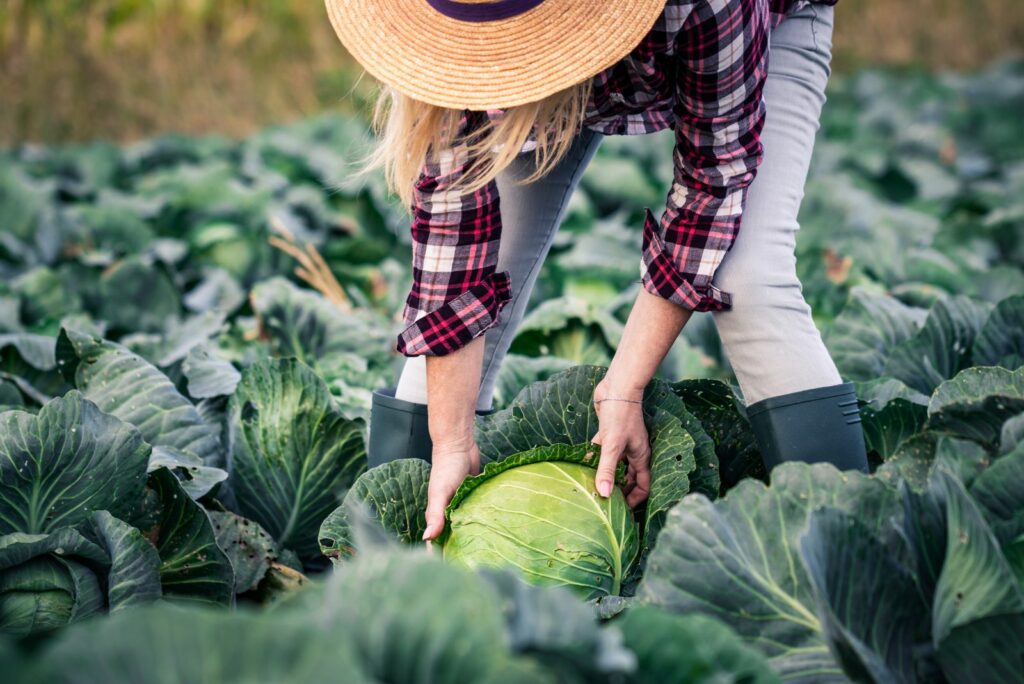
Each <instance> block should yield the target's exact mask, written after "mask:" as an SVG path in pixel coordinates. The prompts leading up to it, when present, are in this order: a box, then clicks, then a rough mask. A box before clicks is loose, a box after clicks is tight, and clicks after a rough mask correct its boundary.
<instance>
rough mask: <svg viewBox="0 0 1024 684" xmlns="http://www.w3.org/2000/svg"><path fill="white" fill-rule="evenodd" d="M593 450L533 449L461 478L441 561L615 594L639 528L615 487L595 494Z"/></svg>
mask: <svg viewBox="0 0 1024 684" xmlns="http://www.w3.org/2000/svg"><path fill="white" fill-rule="evenodd" d="M593 450H594V447H592V446H590V447H588V446H587V445H579V446H568V445H555V446H548V447H540V448H537V449H533V450H531V451H528V452H524V453H522V454H517V455H515V456H511V457H509V458H507V459H505V460H504V461H500V462H497V463H490V464H488V465H487V467H486V468H485V469H484V472H483V473H482V474H480V475H477V476H475V477H471V478H468V479H467V480H466V482H465V483H463V485H462V487H461V488H460V489H459V491H458V492H456V494H455V497H454V498H453V499H452V503H451V505H450V506H449V508H448V518H449V521H450V528H449V532H448V535H447V537H446V538H445V540H444V556H445V558H446V559H447V560H449V561H451V562H453V563H457V564H461V565H465V566H468V567H470V568H506V569H507V568H512V569H515V570H517V571H518V572H519V574H520V575H521V576H522V577H523V578H524V579H525V580H526V581H527V582H530V583H532V584H537V585H560V586H566V587H568V588H569V589H571V590H573V591H574V592H575V593H577V594H578V595H580V596H581V597H583V598H588V599H589V598H596V597H600V596H605V595H608V594H613V595H614V594H618V593H619V591H620V590H621V588H622V583H623V580H624V579H625V578H626V577H627V576H628V575H629V572H630V570H631V569H632V567H633V564H634V563H635V561H636V559H637V556H638V555H639V551H640V534H639V526H638V524H637V522H636V520H635V519H634V517H633V512H632V510H631V509H630V508H629V506H628V505H627V504H626V500H625V497H624V496H623V494H622V491H621V490H620V489H619V488H618V487H616V488H615V489H614V491H613V493H612V496H610V497H608V498H607V499H606V498H603V497H601V496H599V495H598V493H597V488H596V486H595V475H596V470H595V468H594V466H595V465H596V463H594V461H596V456H595V455H594V454H592V453H591V452H592V451H593Z"/></svg>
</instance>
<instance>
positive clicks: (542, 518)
mask: <svg viewBox="0 0 1024 684" xmlns="http://www.w3.org/2000/svg"><path fill="white" fill-rule="evenodd" d="M1022 113H1024V62H1006V63H1002V64H998V65H995V66H993V67H991V68H989V69H987V70H985V71H983V72H979V73H976V74H971V75H942V76H931V75H921V74H909V73H905V74H894V73H880V72H864V73H862V74H860V75H857V76H852V77H847V78H845V79H842V80H836V82H835V83H834V85H833V87H832V90H831V97H830V102H829V104H828V106H827V109H826V112H825V115H824V119H823V129H822V133H821V135H820V137H819V144H818V147H817V149H816V155H815V161H814V165H813V169H812V174H811V179H810V181H809V184H808V187H807V195H806V199H805V202H804V207H803V214H802V226H803V228H802V231H801V237H800V245H799V252H800V261H799V265H800V269H801V277H802V279H803V282H804V290H805V294H806V296H807V298H808V300H809V301H810V303H811V304H812V305H813V307H814V311H815V315H816V319H817V322H818V324H819V326H820V327H821V329H822V330H823V331H824V335H825V340H826V344H827V345H828V347H829V349H830V350H831V352H832V354H833V355H834V358H835V359H836V362H837V364H838V365H839V367H840V370H841V371H842V373H843V375H844V377H845V378H846V379H848V380H850V381H853V382H854V383H856V388H857V393H858V396H859V397H860V399H861V402H862V411H863V426H864V432H865V437H866V441H867V444H868V447H869V450H870V459H871V462H872V474H871V475H862V474H859V473H840V472H839V471H837V470H835V469H834V468H832V467H831V466H828V465H821V464H819V465H813V466H812V465H806V464H800V463H788V464H784V465H783V466H781V467H779V468H777V469H776V470H774V471H773V472H772V474H771V478H770V484H768V476H767V474H766V473H765V472H764V468H763V466H762V465H761V461H760V455H759V454H758V450H757V446H756V444H755V442H754V439H753V435H752V432H751V429H750V427H749V424H748V423H747V421H746V418H745V417H744V410H743V403H742V400H741V398H740V397H739V395H738V390H737V389H736V387H735V386H734V380H733V378H732V377H731V375H730V370H729V366H728V361H727V359H725V358H724V357H723V354H722V351H721V347H720V344H719V343H718V339H717V337H716V334H715V331H714V326H713V324H712V321H711V319H710V318H709V317H708V316H706V315H699V316H696V317H695V318H694V320H693V321H692V322H691V324H690V325H689V326H688V327H687V330H686V331H685V333H684V335H683V336H682V337H681V338H680V339H679V341H678V342H677V343H676V345H675V346H674V348H673V349H672V351H671V353H670V355H669V357H668V358H667V359H666V361H665V363H664V365H663V367H662V368H661V371H660V373H659V378H658V379H656V380H655V381H654V382H652V383H651V385H650V386H649V387H648V389H647V392H646V395H645V398H644V413H645V419H646V422H647V426H648V428H649V433H650V438H651V446H652V486H651V495H650V500H649V501H648V503H647V504H646V506H645V507H643V508H641V509H638V510H636V511H631V510H630V509H629V508H628V507H627V506H626V505H625V502H624V499H623V498H622V496H621V492H615V493H614V495H613V496H612V497H610V498H609V499H601V498H599V497H597V496H596V494H595V490H594V484H593V466H594V461H595V457H594V456H595V453H596V450H597V447H595V446H593V445H589V444H588V441H589V439H590V438H591V437H592V436H593V435H594V433H595V430H596V416H595V415H594V412H593V406H592V403H591V394H592V391H593V388H594V386H595V384H596V383H597V382H598V381H599V380H600V379H601V377H602V375H603V373H604V367H605V366H606V365H607V363H608V362H609V360H610V358H611V354H612V352H613V351H614V349H615V346H616V344H617V343H618V340H619V338H620V336H621V332H622V326H623V321H624V320H625V316H626V314H627V313H628V308H629V305H630V302H631V301H632V298H633V297H634V296H635V293H636V290H637V287H638V283H637V281H638V272H637V266H638V263H639V254H640V239H641V236H640V227H641V225H642V224H641V218H642V215H643V209H644V207H652V208H655V209H657V208H658V207H659V206H661V205H663V202H664V193H665V191H666V190H667V188H668V183H669V179H670V176H671V156H670V154H669V152H670V145H671V139H670V137H665V136H664V135H659V136H650V137H644V138H609V139H607V140H606V141H605V142H604V144H603V146H602V148H601V150H600V152H599V154H598V156H597V157H596V158H595V160H594V162H593V164H592V166H591V168H590V169H589V170H588V171H587V174H586V176H585V178H584V180H583V183H582V187H581V189H580V191H579V192H577V193H576V195H575V197H574V198H573V201H572V205H571V208H570V212H569V216H568V218H567V220H566V222H565V224H564V226H563V229H562V231H561V232H560V235H559V237H558V238H557V241H556V244H555V247H554V249H553V253H552V256H551V257H550V258H549V259H548V262H547V263H546V264H545V267H544V271H543V273H542V275H541V277H540V280H539V281H538V288H537V294H536V306H534V307H533V309H532V312H531V313H530V314H529V315H528V317H527V319H526V320H525V321H524V323H523V325H522V328H521V330H520V331H519V334H518V337H517V338H516V340H515V342H514V344H513V348H512V353H511V355H510V356H509V358H508V360H507V361H506V363H505V365H504V367H503V369H502V374H501V378H500V381H499V383H498V389H497V396H496V408H497V409H498V410H497V411H496V412H494V413H492V414H490V415H487V416H481V417H480V418H479V419H478V423H477V428H476V430H477V441H478V443H479V446H480V449H481V454H482V460H483V462H484V464H485V467H484V470H483V472H482V473H481V474H480V475H477V476H474V477H471V478H469V479H468V480H467V481H466V482H465V483H464V484H463V486H462V487H461V488H460V489H459V491H458V492H457V494H456V496H455V499H454V500H453V502H452V504H451V506H449V509H448V519H449V525H448V529H447V530H446V532H445V534H444V535H443V537H442V539H441V540H439V541H438V542H437V543H435V544H434V545H432V546H431V547H430V548H427V547H425V546H424V545H423V544H422V542H419V541H418V540H419V539H420V538H421V535H422V532H423V528H424V519H423V510H424V507H425V503H426V485H427V481H428V478H429V474H430V466H429V465H428V464H427V463H425V462H423V461H417V460H411V459H400V460H397V461H393V462H391V463H388V464H386V465H384V466H380V467H378V468H375V469H372V470H367V469H366V456H365V454H366V433H367V422H368V416H369V405H370V397H371V392H372V390H373V389H375V388H381V387H387V386H389V385H391V384H392V383H393V381H394V378H395V372H396V370H397V369H398V368H400V363H401V359H400V358H398V357H396V356H395V355H394V354H393V352H392V351H391V348H392V345H393V340H394V336H395V334H396V333H397V331H398V330H399V329H400V327H401V322H400V321H399V320H398V318H397V317H396V314H397V313H398V312H400V310H401V305H402V302H403V299H404V297H405V295H406V293H407V291H408V285H409V281H410V271H409V265H408V250H409V248H408V238H407V230H408V219H407V217H406V216H405V214H404V212H403V211H402V209H401V207H398V206H396V204H395V203H394V201H393V199H392V198H390V197H389V196H388V195H387V194H386V192H385V191H384V188H383V184H382V182H381V180H380V179H379V178H377V177H373V176H371V177H366V178H356V177H354V175H353V174H352V165H353V163H354V162H355V160H357V159H358V158H359V156H360V155H361V154H362V153H363V152H364V151H365V149H366V144H367V142H368V138H367V132H366V125H365V123H364V122H362V121H359V120H355V119H349V118H342V117H339V116H335V115H328V116H323V117H320V118H316V119H311V120H308V121H304V122H300V123H295V124H292V125H287V126H281V127H276V128H273V129H269V130H266V131H263V132H261V133H259V134H257V135H254V136H252V137H250V138H248V139H245V140H242V141H231V140H227V139H221V138H213V137H210V138H185V137H176V136H167V137H162V138H158V139H153V140H148V141H145V142H141V143H137V144H133V145H131V146H128V147H124V148H120V147H116V146H113V145H108V144H103V143H95V144H90V145H85V146H80V147H74V148H49V147H42V146H36V145H23V146H20V147H18V148H15V149H10V150H6V151H4V152H0V275H2V280H0V672H2V673H3V675H2V678H3V680H4V681H12V682H21V681H26V682H30V681H38V682H76V683H78V682H82V683H86V682H88V683H93V682H95V683H97V684H99V683H103V684H106V683H108V682H142V683H149V682H153V683H162V682H167V683H168V684H170V683H172V682H173V683H175V684H177V683H180V682H210V683H214V682H216V683H219V682H282V683H283V682H310V681H317V682H340V683H344V684H350V683H351V684H359V683H361V682H367V683H369V682H390V683H393V684H420V683H423V684H427V683H436V684H446V683H449V682H450V683H452V684H471V683H476V682H479V683H488V684H500V683H510V684H511V683H516V682H523V683H534V682H540V683H543V682H551V683H554V682H558V683H560V684H564V683H572V682H580V683H583V682H587V683H589V682H598V683H600V682H607V683H609V684H612V683H632V682H651V683H661V682H698V683H709V684H710V683H712V682H715V683H721V682H746V683H761V682H764V683H769V682H780V681H791V682H845V681H850V680H853V681H859V682H951V683H956V682H970V683H985V682H993V683H1000V684H1003V683H1007V682H1020V681H1024V128H1022V123H1021V121H1022V119H1021V116H1022ZM396 456H401V455H400V454H396ZM523 580H525V582H524V581H523Z"/></svg>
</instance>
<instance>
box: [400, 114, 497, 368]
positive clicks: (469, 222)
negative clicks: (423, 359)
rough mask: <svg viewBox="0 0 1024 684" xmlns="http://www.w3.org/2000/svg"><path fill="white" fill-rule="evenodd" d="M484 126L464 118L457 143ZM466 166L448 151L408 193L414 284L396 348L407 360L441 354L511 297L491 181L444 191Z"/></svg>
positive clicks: (462, 153)
mask: <svg viewBox="0 0 1024 684" xmlns="http://www.w3.org/2000/svg"><path fill="white" fill-rule="evenodd" d="M485 120H486V114H484V113H478V112H468V111H467V112H465V113H464V115H463V119H462V122H461V123H460V132H459V133H460V135H459V139H460V140H461V139H464V136H465V135H466V134H468V133H471V132H472V130H473V129H474V128H475V127H477V126H479V125H481V124H482V123H483V122H484V121H485ZM472 163H473V160H472V159H471V158H470V156H469V154H468V153H467V150H466V146H465V145H458V144H457V145H455V146H453V147H452V148H450V149H446V150H443V151H440V152H437V153H432V154H431V155H430V158H429V159H428V160H427V163H426V165H425V166H424V169H423V171H422V172H421V174H420V177H419V179H418V180H417V182H416V185H415V188H414V194H413V206H412V212H413V219H412V229H411V230H412V256H413V285H412V289H411V290H410V292H409V296H408V297H407V298H406V303H405V308H404V312H403V318H404V320H405V325H406V328H405V329H404V330H403V331H402V332H401V333H400V334H399V335H398V342H397V349H398V351H399V352H400V353H402V354H404V355H406V356H443V355H445V354H450V353H452V352H454V351H456V350H457V349H460V348H461V347H463V346H465V345H466V344H467V343H468V342H469V341H470V340H472V339H473V338H475V337H477V336H479V335H481V334H483V333H484V332H485V331H486V330H487V329H488V328H490V327H492V326H493V325H495V324H496V323H497V322H498V320H499V314H500V312H501V309H502V307H503V306H504V305H505V304H506V303H507V302H508V301H509V299H510V298H511V289H510V282H509V276H508V273H497V272H496V266H497V263H498V246H499V242H500V240H501V207H500V198H499V196H498V187H497V184H496V183H495V182H494V181H492V182H490V183H489V184H487V185H486V186H484V187H483V188H481V189H479V190H477V191H476V192H473V193H469V194H463V193H461V192H460V191H457V190H456V191H453V190H452V189H451V186H452V185H453V183H455V182H456V181H457V180H458V179H460V178H461V177H463V175H464V174H465V173H466V171H467V169H469V168H470V165H471V164H472Z"/></svg>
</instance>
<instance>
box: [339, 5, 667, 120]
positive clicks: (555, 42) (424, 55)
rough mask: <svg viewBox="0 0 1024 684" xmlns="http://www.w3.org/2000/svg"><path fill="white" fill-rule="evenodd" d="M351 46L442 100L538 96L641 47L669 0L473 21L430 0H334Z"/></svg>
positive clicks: (492, 104) (514, 101)
mask: <svg viewBox="0 0 1024 684" xmlns="http://www.w3.org/2000/svg"><path fill="white" fill-rule="evenodd" d="M326 3H327V11H328V14H329V15H330V19H331V24H332V25H333V26H334V30H335V32H336V33H337V34H338V37H339V38H340V39H341V42H342V44H343V45H344V46H345V48H346V49H347V50H348V51H349V53H350V54H351V55H352V56H353V57H354V58H355V59H356V60H357V61H358V62H359V63H360V64H361V65H362V66H363V67H364V68H365V69H366V70H367V71H368V72H369V73H370V74H371V75H372V76H374V77H375V78H376V79H377V80H379V81H380V82H381V83H383V84H385V85H387V86H390V87H392V88H394V89H395V90H397V91H398V92H400V93H403V94H405V95H408V96H409V97H411V98H413V99H416V100H420V101H422V102H426V103H429V104H432V105H436V106H439V107H447V108H450V109H470V110H476V111H484V110H488V109H505V108H507V107H515V106H517V105H521V104H526V103H528V102H536V101H538V100H541V99H543V98H545V97H547V96H548V95H553V94H554V93H557V92H559V91H562V90H565V89H566V88H569V87H571V86H573V85H576V84H577V83H581V82H583V81H585V80H587V79H588V78H591V77H593V76H595V75H596V74H599V73H600V72H602V71H604V70H605V69H607V68H608V67H610V66H612V65H613V64H615V63H616V62H618V61H619V60H621V59H622V58H623V57H625V56H626V55H628V54H629V53H630V52H631V51H632V50H633V48H635V47H636V46H637V45H638V44H639V43H640V41H642V40H643V38H644V36H646V35H647V33H648V32H649V31H650V30H651V27H652V26H653V25H654V22H655V21H656V20H657V19H658V17H659V16H661V14H662V12H664V10H665V0H629V1H628V2H609V1H608V0H547V2H543V3H541V4H540V5H538V6H537V7H535V8H533V9H531V10H529V11H528V12H525V13H523V14H520V15H518V16H515V17H512V18H509V19H502V20H498V21H491V22H481V23H470V22H465V21H459V20H456V19H452V18H450V17H447V16H445V15H443V14H441V13H440V12H438V11H437V10H435V9H434V8H433V7H431V6H430V4H429V3H427V2H426V0H326Z"/></svg>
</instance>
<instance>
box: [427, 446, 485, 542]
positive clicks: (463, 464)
mask: <svg viewBox="0 0 1024 684" xmlns="http://www.w3.org/2000/svg"><path fill="white" fill-rule="evenodd" d="M431 462H432V465H431V468H430V484H429V485H428V486H427V513H426V517H427V529H426V531H425V532H424V533H423V539H424V540H425V541H429V540H431V539H436V538H437V537H438V536H439V535H440V534H441V532H443V531H444V522H445V518H444V509H445V508H447V506H448V504H449V503H450V502H451V500H452V496H454V495H455V490H456V489H458V488H459V485H461V484H462V481H463V480H465V479H466V477H467V476H469V475H475V474H477V473H478V472H480V449H478V448H477V446H476V442H475V441H474V440H473V439H472V437H469V438H464V439H460V440H457V441H454V442H449V443H445V444H437V443H435V444H434V449H433V452H432V454H431Z"/></svg>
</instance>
